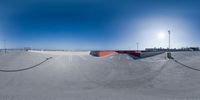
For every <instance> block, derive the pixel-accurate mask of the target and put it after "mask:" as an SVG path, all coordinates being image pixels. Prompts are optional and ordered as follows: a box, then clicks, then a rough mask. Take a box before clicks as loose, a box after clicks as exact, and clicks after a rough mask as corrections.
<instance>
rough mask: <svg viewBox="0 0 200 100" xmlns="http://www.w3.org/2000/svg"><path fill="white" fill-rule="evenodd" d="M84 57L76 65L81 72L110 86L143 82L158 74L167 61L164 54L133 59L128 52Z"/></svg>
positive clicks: (123, 85) (137, 84)
mask: <svg viewBox="0 0 200 100" xmlns="http://www.w3.org/2000/svg"><path fill="white" fill-rule="evenodd" d="M84 59H85V61H84V62H80V63H79V65H78V66H79V69H80V71H81V73H83V75H84V76H85V77H86V78H87V79H89V80H90V81H92V82H94V83H97V84H99V85H103V86H105V87H110V88H111V87H114V88H135V87H138V86H139V85H142V84H145V83H147V82H149V81H150V80H152V79H153V78H154V77H155V76H157V74H159V72H160V71H161V70H162V69H163V65H164V64H165V62H166V61H167V60H166V59H165V55H164V54H162V55H157V56H155V57H150V58H145V59H141V60H134V59H132V57H131V56H130V55H128V54H118V55H112V56H106V57H100V58H97V57H91V56H90V57H85V58H84ZM158 59H159V60H158ZM82 65H84V66H82Z"/></svg>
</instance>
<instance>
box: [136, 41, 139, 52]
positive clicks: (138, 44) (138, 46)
mask: <svg viewBox="0 0 200 100" xmlns="http://www.w3.org/2000/svg"><path fill="white" fill-rule="evenodd" d="M136 45H137V52H138V47H139V43H138V42H137V43H136Z"/></svg>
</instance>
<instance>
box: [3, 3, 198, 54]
mask: <svg viewBox="0 0 200 100" xmlns="http://www.w3.org/2000/svg"><path fill="white" fill-rule="evenodd" d="M199 9H200V1H199V0H65V1H63V0H24V1H23V0H8V1H0V47H1V48H4V42H3V41H4V40H6V47H7V48H23V47H31V48H41V49H70V50H71V49H72V50H74V49H79V50H81V49H82V50H85V49H87V50H88V49H89V50H98V49H101V50H104V49H108V50H111V49H117V50H118V49H120V50H122V49H126V50H127V49H136V47H137V46H136V43H139V49H145V48H154V47H162V48H167V47H168V30H170V31H171V47H172V48H181V47H190V46H200V38H199V37H200V33H199V27H200V10H199Z"/></svg>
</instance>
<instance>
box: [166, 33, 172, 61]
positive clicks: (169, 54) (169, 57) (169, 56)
mask: <svg viewBox="0 0 200 100" xmlns="http://www.w3.org/2000/svg"><path fill="white" fill-rule="evenodd" d="M168 34H169V47H168V52H167V58H168V59H174V58H173V57H172V55H171V52H170V34H171V31H170V30H168Z"/></svg>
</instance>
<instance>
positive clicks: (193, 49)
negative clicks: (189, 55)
mask: <svg viewBox="0 0 200 100" xmlns="http://www.w3.org/2000/svg"><path fill="white" fill-rule="evenodd" d="M190 50H191V51H199V47H190Z"/></svg>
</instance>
